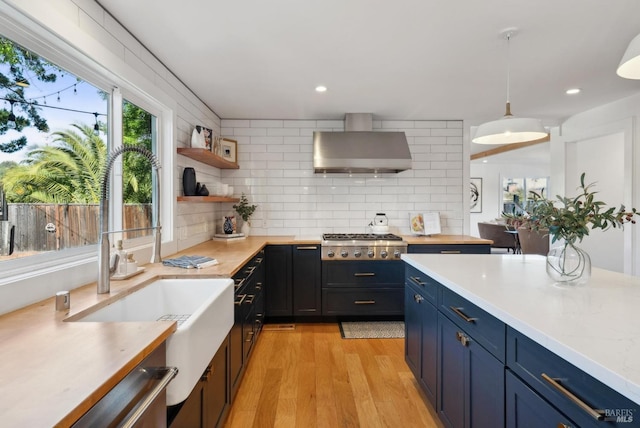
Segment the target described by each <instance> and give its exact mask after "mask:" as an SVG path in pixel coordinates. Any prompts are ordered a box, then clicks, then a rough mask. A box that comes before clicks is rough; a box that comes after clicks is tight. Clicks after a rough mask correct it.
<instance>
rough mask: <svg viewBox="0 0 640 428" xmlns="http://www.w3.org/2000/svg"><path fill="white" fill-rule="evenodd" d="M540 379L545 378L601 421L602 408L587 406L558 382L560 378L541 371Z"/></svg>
mask: <svg viewBox="0 0 640 428" xmlns="http://www.w3.org/2000/svg"><path fill="white" fill-rule="evenodd" d="M540 376H541V377H542V379H544V380H546V381H547V382H548V383H549V384H550V385H551V386H553V387H554V388H555V389H557V390H558V392H560V393H561V394H562V395H564V396H565V397H567V398H568V399H569V400H571V401H572V402H573V404H575V405H576V406H578V407H580V408H581V409H582V410H583V411H585V412H586V413H587V414H588V415H589V416H591V417H592V418H594V419H596V420H598V421H601V420H603V419H604V410H598V409H594V408H592V407H591V406H589V405H588V404H587V403H585V402H584V401H582V400H581V399H580V398H578V397H577V396H576V395H575V394H574V393H573V392H571V391H569V390H568V389H567V388H565V387H564V386H562V385H561V384H560V379H558V378H552V377H551V376H549V375H547V374H546V373H542V374H541V375H540Z"/></svg>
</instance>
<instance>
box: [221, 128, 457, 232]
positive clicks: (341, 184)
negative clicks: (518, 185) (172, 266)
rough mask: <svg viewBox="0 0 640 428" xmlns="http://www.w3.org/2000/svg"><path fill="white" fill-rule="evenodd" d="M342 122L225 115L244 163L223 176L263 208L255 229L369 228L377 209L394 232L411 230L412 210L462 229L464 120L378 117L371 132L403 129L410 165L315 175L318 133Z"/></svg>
mask: <svg viewBox="0 0 640 428" xmlns="http://www.w3.org/2000/svg"><path fill="white" fill-rule="evenodd" d="M343 126H344V124H343V121H342V120H222V134H223V135H224V136H227V137H229V138H232V139H235V140H237V141H238V162H239V164H240V169H239V170H223V172H222V176H223V178H224V179H225V181H227V182H229V184H231V185H233V186H234V187H235V193H236V194H237V195H239V194H240V193H241V192H245V193H246V194H247V195H248V197H249V199H250V201H251V202H252V203H255V204H257V205H258V209H257V210H256V213H255V215H254V217H253V218H252V229H251V230H252V232H251V233H253V234H260V235H303V236H320V234H322V233H324V232H365V231H367V229H366V226H367V224H369V222H370V221H371V220H373V218H374V216H375V213H376V212H384V213H386V215H387V217H388V218H389V224H390V226H391V231H392V232H395V233H409V212H411V211H425V212H426V211H438V212H440V214H441V222H442V228H443V233H462V231H463V222H464V213H463V211H462V207H463V204H464V202H463V201H464V200H465V199H466V198H467V196H468V192H467V191H466V189H467V186H466V185H463V168H464V167H465V165H466V162H465V161H464V160H463V132H462V121H427V120H425V121H379V120H374V131H375V130H378V131H391V130H393V131H404V132H405V133H406V135H407V139H408V141H409V148H410V150H411V155H412V158H413V168H412V169H411V170H409V171H404V172H401V173H398V174H381V175H380V176H379V177H377V178H375V177H374V176H373V174H354V175H353V177H349V175H348V174H327V175H326V176H324V175H322V174H314V172H313V152H312V136H313V131H314V130H323V131H327V130H332V131H341V130H343ZM228 205H230V204H228ZM227 208H228V207H227Z"/></svg>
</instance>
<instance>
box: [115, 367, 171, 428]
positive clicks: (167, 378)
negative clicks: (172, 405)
mask: <svg viewBox="0 0 640 428" xmlns="http://www.w3.org/2000/svg"><path fill="white" fill-rule="evenodd" d="M141 370H146V371H154V372H155V373H154V377H155V378H156V379H157V378H160V382H158V384H157V385H156V386H155V387H154V388H153V389H152V390H151V391H149V392H147V394H145V396H144V397H143V398H142V400H140V404H139V405H138V408H137V409H136V410H135V411H134V412H133V413H132V414H131V416H129V418H127V420H125V421H124V422H123V423H122V425H120V426H121V427H122V428H131V427H133V426H134V425H135V424H136V422H138V420H139V419H140V417H142V415H144V413H145V412H146V411H147V409H148V408H149V406H151V404H152V403H153V402H154V401H155V399H156V398H158V395H160V394H161V393H162V391H164V390H165V388H166V387H167V385H169V382H171V380H172V379H173V378H174V377H176V375H177V374H178V368H177V367H153V368H151V367H150V368H146V369H141Z"/></svg>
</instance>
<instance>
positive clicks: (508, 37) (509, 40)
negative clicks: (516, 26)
mask: <svg viewBox="0 0 640 428" xmlns="http://www.w3.org/2000/svg"><path fill="white" fill-rule="evenodd" d="M510 46H511V33H508V34H507V102H510V101H509V84H510V83H511V50H510V49H509V48H510Z"/></svg>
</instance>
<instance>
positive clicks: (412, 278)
mask: <svg viewBox="0 0 640 428" xmlns="http://www.w3.org/2000/svg"><path fill="white" fill-rule="evenodd" d="M409 279H410V280H411V281H413V282H415V283H416V284H418V285H421V286H423V287H424V286H425V285H427V283H426V282H422V281H420V277H419V276H410V277H409Z"/></svg>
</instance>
